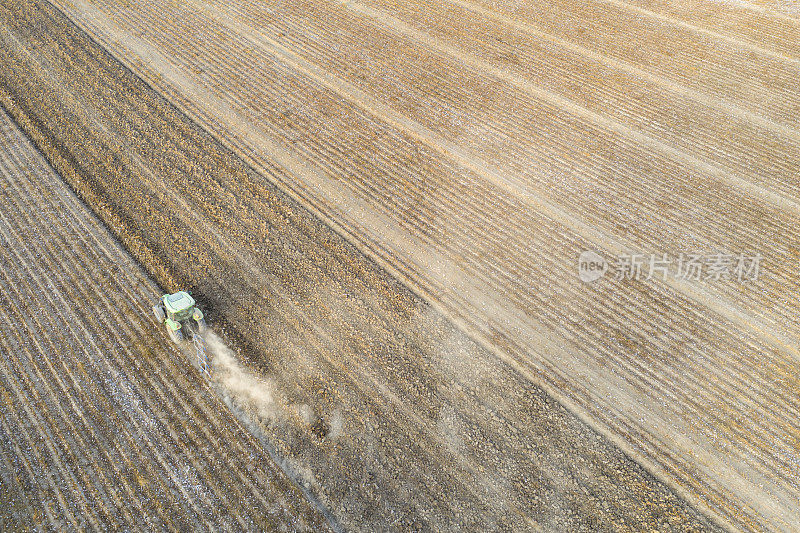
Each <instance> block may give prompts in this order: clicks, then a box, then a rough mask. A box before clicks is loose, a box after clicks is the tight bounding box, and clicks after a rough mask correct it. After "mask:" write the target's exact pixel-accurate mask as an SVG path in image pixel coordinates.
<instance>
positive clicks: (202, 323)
mask: <svg viewBox="0 0 800 533" xmlns="http://www.w3.org/2000/svg"><path fill="white" fill-rule="evenodd" d="M207 329H208V325H207V324H206V319H205V318H201V319H200V320H198V321H197V332H198V333H205V332H206V330H207Z"/></svg>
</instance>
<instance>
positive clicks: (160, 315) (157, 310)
mask: <svg viewBox="0 0 800 533" xmlns="http://www.w3.org/2000/svg"><path fill="white" fill-rule="evenodd" d="M153 315H155V317H156V320H158V323H159V324H163V323H164V319H165V318H166V317H167V316H166V314H164V308H163V307H161V304H156V305H154V306H153Z"/></svg>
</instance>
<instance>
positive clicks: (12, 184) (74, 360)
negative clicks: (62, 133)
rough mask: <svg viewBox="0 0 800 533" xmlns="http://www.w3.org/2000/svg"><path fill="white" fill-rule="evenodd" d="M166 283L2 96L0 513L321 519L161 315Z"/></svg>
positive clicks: (30, 517) (297, 524)
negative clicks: (52, 161) (50, 159)
mask: <svg viewBox="0 0 800 533" xmlns="http://www.w3.org/2000/svg"><path fill="white" fill-rule="evenodd" d="M159 294H160V293H159V289H158V287H157V286H156V285H155V283H154V282H153V281H152V280H150V278H148V277H147V275H146V274H145V273H144V272H143V271H142V270H141V268H140V267H139V266H138V265H137V264H136V263H135V262H134V261H133V259H132V258H131V257H130V256H129V255H128V254H127V252H125V251H124V250H123V249H122V248H121V247H120V246H119V244H118V243H117V242H116V241H114V239H113V238H112V237H111V235H110V234H109V233H108V230H107V229H106V228H105V227H104V226H103V224H102V223H101V222H100V221H99V220H98V219H97V218H96V217H94V215H92V214H91V212H90V211H89V210H88V208H87V207H86V206H85V205H83V204H82V203H81V202H80V200H78V198H77V197H76V196H75V195H74V194H73V193H72V192H71V191H70V190H69V188H68V187H67V186H66V184H64V182H63V181H61V179H60V177H59V176H58V175H57V174H56V173H55V172H54V171H53V169H52V168H50V167H49V166H48V164H47V162H46V161H45V159H44V158H43V157H42V155H41V154H39V153H38V152H37V151H36V150H35V148H34V147H33V145H32V144H31V143H30V142H29V141H28V139H27V138H25V136H24V135H23V134H22V133H21V132H20V130H19V129H17V127H16V126H15V125H14V124H13V123H12V121H11V120H10V118H9V116H8V115H6V114H5V113H4V112H0V355H2V357H0V394H2V405H0V487H2V492H0V498H2V499H1V500H0V501H2V503H3V508H2V511H0V517H1V518H0V527H2V529H3V530H5V531H9V530H19V531H22V530H26V531H31V530H39V531H41V530H60V531H78V530H86V529H91V530H105V531H111V530H120V529H126V530H129V531H130V530H132V529H133V530H145V529H146V530H169V531H187V530H194V531H198V530H216V531H219V530H232V529H235V530H262V531H264V530H292V531H321V530H326V529H327V526H326V521H325V519H324V517H323V515H322V514H321V513H320V512H318V511H317V510H315V509H314V508H312V507H311V505H310V504H309V503H308V501H307V500H306V498H305V497H304V495H303V493H302V492H301V490H300V489H299V488H298V487H297V486H296V485H295V484H294V483H293V482H292V481H291V480H290V479H289V478H288V477H286V475H285V474H284V473H283V472H282V471H281V470H280V469H279V468H278V466H277V465H276V464H275V462H274V461H273V460H272V459H271V458H270V456H269V454H268V453H267V452H266V451H265V450H264V448H263V447H262V446H261V445H260V444H259V442H258V441H257V440H256V438H255V437H254V436H253V435H251V434H250V432H249V431H248V430H247V429H246V428H245V427H243V426H242V424H241V423H239V421H238V420H237V419H236V418H235V417H234V416H233V415H232V414H231V413H230V411H229V410H228V408H227V407H226V406H225V405H224V404H223V402H222V401H221V399H220V398H219V396H218V395H217V394H216V392H215V391H214V390H212V389H211V388H210V387H209V386H208V384H207V383H206V381H205V380H204V379H203V378H201V377H200V376H199V375H198V372H197V371H196V370H195V368H194V367H193V366H191V365H189V364H188V359H187V358H186V356H185V354H183V353H181V352H180V351H178V350H177V349H175V348H174V347H172V346H170V345H169V344H168V341H165V338H164V336H163V335H162V334H161V332H159V331H158V330H157V326H156V324H155V321H154V320H153V319H152V318H151V317H150V305H149V304H150V303H152V302H153V301H155V300H156V299H157V298H158V295H159Z"/></svg>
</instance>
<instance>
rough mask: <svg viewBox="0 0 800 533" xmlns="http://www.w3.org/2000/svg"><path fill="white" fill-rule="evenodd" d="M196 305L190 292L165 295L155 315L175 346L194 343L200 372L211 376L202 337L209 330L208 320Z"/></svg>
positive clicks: (156, 305)
mask: <svg viewBox="0 0 800 533" xmlns="http://www.w3.org/2000/svg"><path fill="white" fill-rule="evenodd" d="M195 304H196V302H195V301H194V298H192V296H191V295H190V294H189V293H188V292H185V291H180V292H176V293H174V294H165V295H163V296H162V297H161V300H159V302H158V303H157V304H155V305H154V306H153V314H154V315H155V317H156V320H157V321H158V322H159V323H160V324H164V325H165V326H166V328H167V333H168V334H169V337H170V339H172V341H173V342H175V344H178V345H180V344H182V343H183V341H184V340H191V341H192V343H193V344H194V347H195V351H196V352H197V362H198V364H199V366H200V370H202V371H203V372H204V373H206V374H209V372H210V369H209V364H208V357H207V355H206V345H205V341H204V340H203V337H202V333H205V331H206V329H207V326H206V320H205V318H204V316H203V312H202V311H200V309H198V308H197V306H196V305H195Z"/></svg>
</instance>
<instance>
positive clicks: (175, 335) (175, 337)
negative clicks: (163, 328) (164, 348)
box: [169, 329, 183, 344]
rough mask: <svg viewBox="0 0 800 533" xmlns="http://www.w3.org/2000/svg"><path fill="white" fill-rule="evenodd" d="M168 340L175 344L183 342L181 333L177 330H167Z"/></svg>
mask: <svg viewBox="0 0 800 533" xmlns="http://www.w3.org/2000/svg"><path fill="white" fill-rule="evenodd" d="M169 338H170V339H172V342H174V343H175V344H180V343H181V342H183V332H182V331H181V330H179V329H176V330H172V329H171V330H169Z"/></svg>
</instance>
